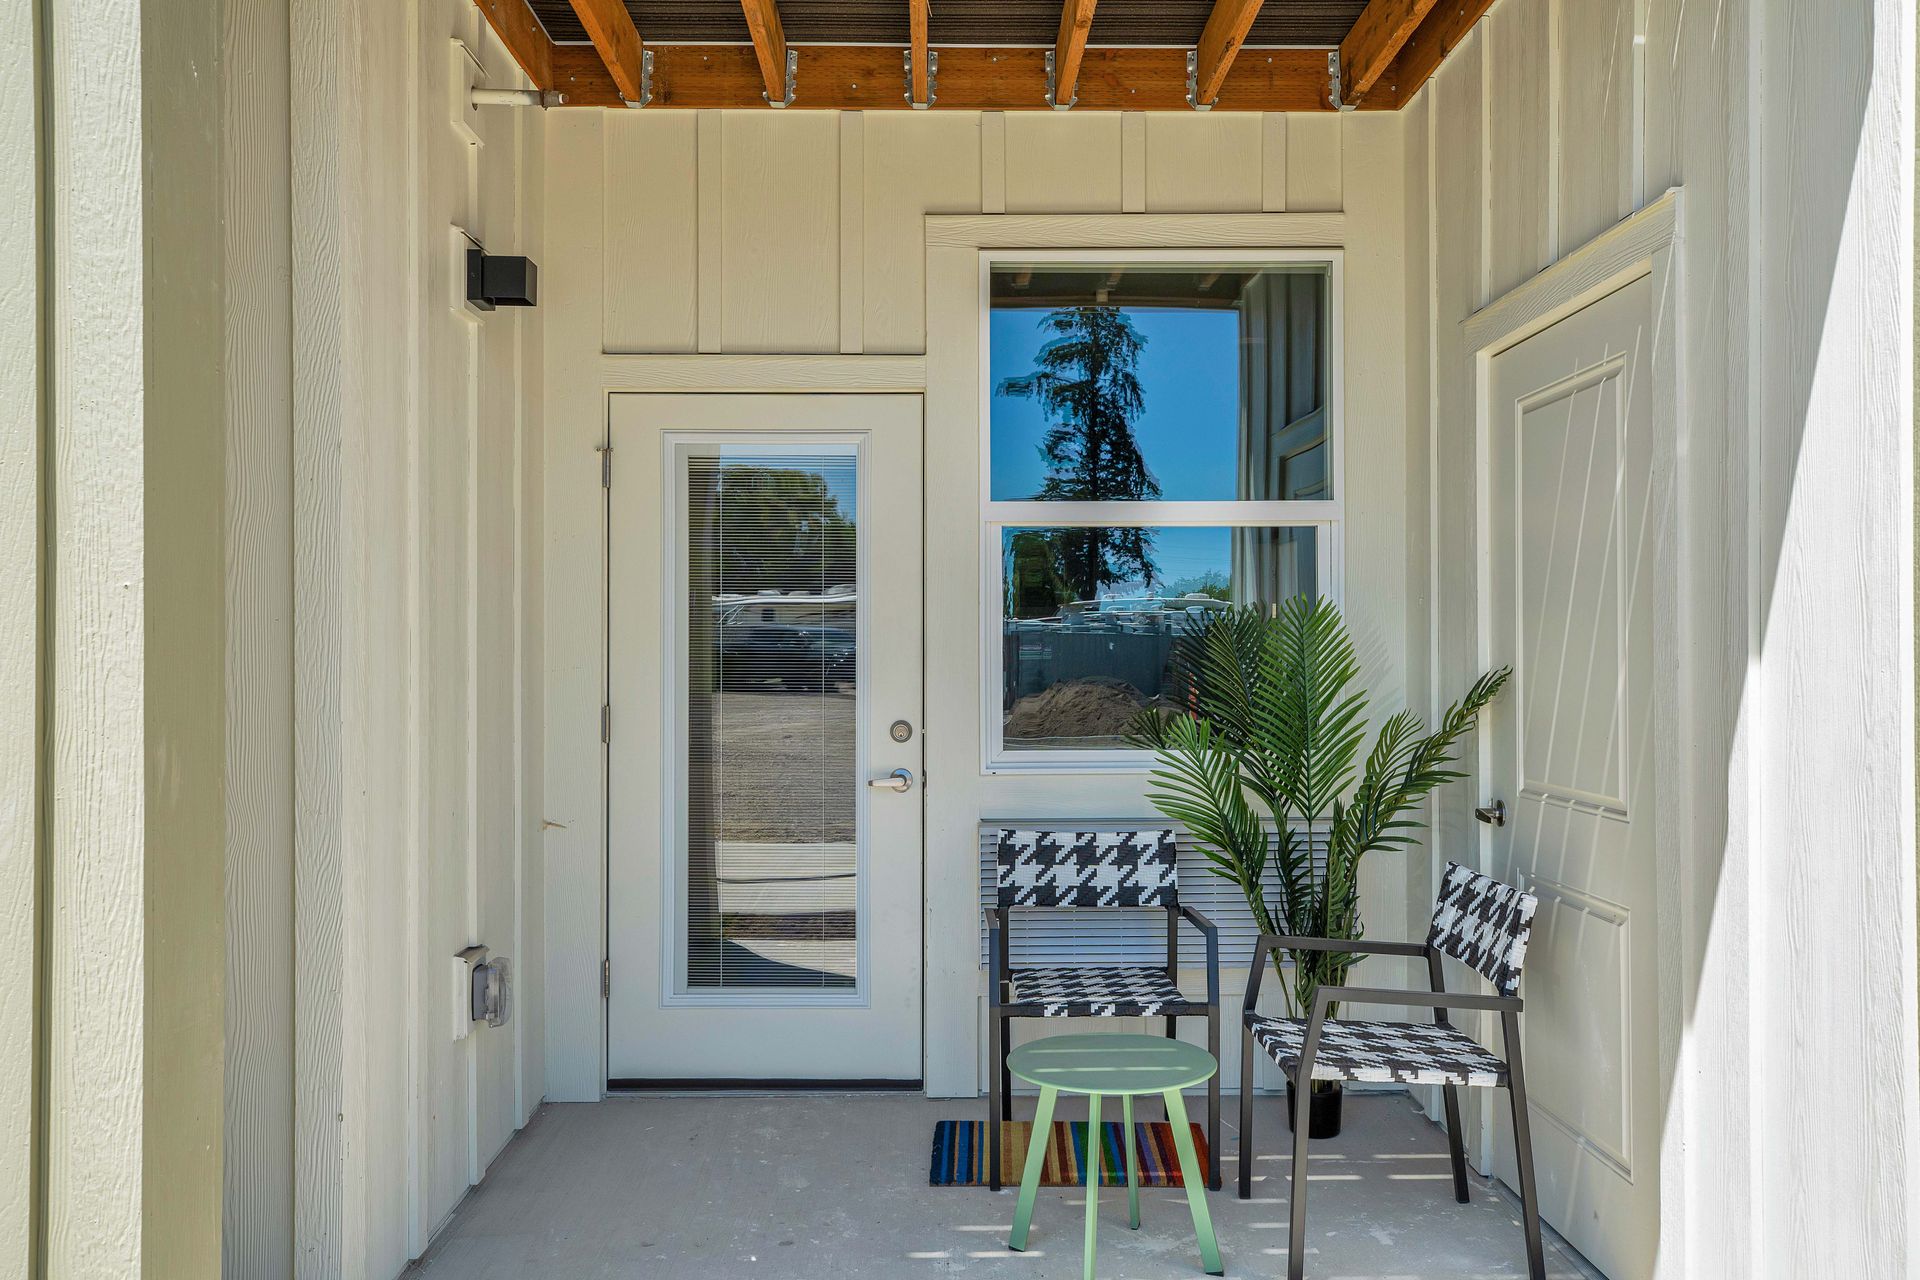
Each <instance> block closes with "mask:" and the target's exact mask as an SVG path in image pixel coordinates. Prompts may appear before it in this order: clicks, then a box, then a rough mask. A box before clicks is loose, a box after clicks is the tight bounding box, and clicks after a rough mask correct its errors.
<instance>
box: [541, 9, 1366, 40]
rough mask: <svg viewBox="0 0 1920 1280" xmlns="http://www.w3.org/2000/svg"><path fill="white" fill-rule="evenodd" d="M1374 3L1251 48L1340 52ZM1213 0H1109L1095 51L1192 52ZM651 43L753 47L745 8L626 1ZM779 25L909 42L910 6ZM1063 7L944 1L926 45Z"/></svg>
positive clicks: (568, 23) (1012, 25) (793, 13)
mask: <svg viewBox="0 0 1920 1280" xmlns="http://www.w3.org/2000/svg"><path fill="white" fill-rule="evenodd" d="M530 3H531V5H532V8H533V11H534V14H535V15H536V16H537V17H538V18H539V19H540V21H541V23H542V25H544V26H545V27H546V29H547V35H548V36H549V37H550V38H551V39H553V40H554V41H556V42H560V43H567V42H579V41H584V40H585V39H586V38H587V34H586V31H585V29H583V28H582V27H581V25H580V20H579V19H578V18H577V17H576V16H575V15H574V12H573V6H572V4H571V3H569V0H530ZM1366 7H1367V0H1267V3H1266V4H1265V5H1263V6H1262V7H1261V10H1260V16H1259V17H1257V18H1255V19H1254V23H1253V28H1252V30H1251V31H1249V32H1248V34H1247V43H1248V44H1249V45H1335V44H1338V43H1340V41H1341V39H1342V38H1344V37H1345V36H1346V34H1347V32H1348V30H1350V29H1351V28H1352V26H1353V23H1354V20H1355V19H1356V18H1358V17H1359V16H1360V12H1361V10H1363V9H1365V8H1366ZM1212 8H1213V0H1102V2H1101V4H1100V5H1099V6H1098V7H1097V8H1096V9H1095V10H1094V15H1093V33H1092V35H1091V37H1090V38H1089V43H1090V44H1093V45H1167V46H1175V47H1190V46H1192V45H1193V44H1195V43H1196V42H1197V41H1198V40H1199V39H1200V31H1201V29H1202V28H1203V27H1205V26H1206V23H1207V15H1208V13H1209V12H1211V11H1212ZM627 9H628V10H629V11H630V12H631V13H632V14H633V20H634V24H635V25H636V26H638V27H639V29H640V35H641V37H642V38H643V39H645V40H647V41H649V42H651V43H660V44H676V43H688V42H707V41H724V42H737V43H746V41H747V39H748V35H747V22H746V18H745V17H744V16H743V14H742V13H741V9H740V5H739V2H738V0H627ZM780 22H781V26H782V27H783V28H784V29H785V31H786V35H787V39H788V40H790V41H792V42H793V43H795V44H808V43H818V44H897V45H905V44H906V43H907V4H906V0H824V2H819V0H787V2H786V3H785V4H782V5H781V6H780ZM1059 25H1060V0H939V2H937V3H935V4H934V5H933V7H932V12H931V14H930V16H929V19H928V40H929V42H930V43H931V44H933V45H934V46H935V47H938V46H940V45H959V44H971V45H1046V46H1050V45H1052V44H1053V41H1054V36H1055V34H1056V33H1057V31H1058V29H1059Z"/></svg>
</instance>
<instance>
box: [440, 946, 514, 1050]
mask: <svg viewBox="0 0 1920 1280" xmlns="http://www.w3.org/2000/svg"><path fill="white" fill-rule="evenodd" d="M511 978H512V964H511V962H510V961H509V960H508V959H507V958H506V957H505V956H489V955H488V954H487V949H486V948H485V947H468V948H466V949H465V950H463V951H461V952H460V953H459V954H458V955H456V956H454V958H453V993H452V994H453V1038H454V1039H455V1040H465V1039H466V1038H467V1037H468V1036H469V1035H471V1034H473V1024H474V1023H476V1022H484V1023H486V1024H487V1025H488V1026H490V1027H500V1026H505V1025H506V1024H507V1022H508V1020H509V1019H511V1018H512V1017H513V987H512V982H511Z"/></svg>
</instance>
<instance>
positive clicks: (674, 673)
mask: <svg viewBox="0 0 1920 1280" xmlns="http://www.w3.org/2000/svg"><path fill="white" fill-rule="evenodd" d="M661 444H662V454H663V464H664V466H665V474H666V475H667V477H668V481H667V495H666V498H667V500H666V502H665V503H663V504H662V506H663V508H664V510H663V515H664V518H665V521H666V542H665V544H664V545H665V546H666V547H667V548H668V556H667V567H666V573H665V575H664V576H663V579H662V587H663V589H664V591H665V599H664V600H663V601H662V602H661V604H662V607H661V611H660V613H661V619H660V620H661V627H662V636H663V643H662V652H663V653H664V654H665V655H666V672H667V676H668V679H667V689H668V692H667V695H666V696H665V697H664V698H663V699H662V701H661V706H662V709H663V711H664V713H665V714H664V717H663V722H662V727H661V741H662V743H663V745H664V746H665V750H664V751H662V753H661V762H660V764H661V775H662V776H661V791H660V794H661V796H662V797H663V798H664V799H665V803H664V804H663V805H661V815H660V817H661V837H662V843H661V848H662V849H663V850H664V851H666V852H665V856H663V857H662V858H661V859H660V879H661V885H660V900H661V902H663V903H665V904H666V907H667V916H666V919H665V921H664V922H663V927H662V928H661V930H660V987H661V989H660V1006H661V1007H662V1008H683V1007H699V1006H732V1007H735V1008H769V1009H787V1008H866V1007H867V1006H868V1005H869V1004H870V1002H871V1001H872V999H873V995H872V990H871V984H870V982H869V981H868V970H869V965H868V945H867V944H868V936H869V932H870V931H869V928H868V917H869V915H870V914H871V913H870V912H869V910H868V907H867V880H868V874H867V857H868V852H869V851H868V848H867V846H868V844H869V840H868V838H867V806H866V804H865V801H864V798H863V799H862V800H861V802H860V803H858V804H856V805H855V808H854V813H855V817H854V835H853V838H854V875H855V880H854V917H853V924H854V966H855V968H854V985H853V986H852V987H851V988H850V989H849V988H841V989H838V990H835V989H831V988H821V989H820V990H818V991H816V990H814V989H812V988H806V987H762V988H750V987H741V988H736V989H732V990H726V989H713V990H707V989H700V988H695V987H693V986H692V985H691V984H690V983H689V982H688V980H687V971H686V969H687V965H686V961H687V947H686V945H685V944H686V935H687V901H686V893H687V885H686V877H685V876H683V875H682V874H681V869H680V864H681V860H682V859H683V858H684V857H685V852H686V848H687V799H686V769H685V763H684V762H685V755H686V746H687V742H686V735H687V725H688V723H689V720H688V714H687V712H688V707H687V681H686V678H685V673H686V669H687V665H686V664H687V656H688V654H687V646H688V640H687V618H686V598H687V573H688V569H687V537H686V535H687V462H688V459H689V458H690V457H692V451H693V450H694V449H696V448H699V447H701V446H724V445H750V446H752V447H754V448H756V449H764V450H765V451H766V452H768V453H769V454H779V453H787V454H806V453H808V452H809V451H817V450H819V449H821V448H828V449H851V450H852V451H853V457H854V465H855V468H856V474H857V476H858V479H857V481H856V487H855V490H854V508H855V516H854V521H855V523H854V527H855V529H856V530H858V536H857V537H856V540H855V543H854V580H855V583H856V597H855V602H854V611H855V614H854V616H855V624H854V625H855V628H856V631H855V637H856V647H855V650H854V717H855V719H854V723H855V731H854V748H853V751H854V767H853V776H854V778H855V779H856V780H857V779H862V778H865V777H866V776H867V745H868V744H867V711H868V708H867V696H868V693H867V690H868V685H869V680H868V664H869V661H870V655H869V653H868V648H869V637H870V636H871V635H872V628H871V626H870V621H869V616H868V615H869V603H868V599H867V597H868V595H869V592H868V591H867V589H866V588H867V537H866V533H867V529H868V527H869V524H868V520H869V517H868V511H867V507H868V492H867V491H868V488H869V485H868V483H867V463H868V457H869V453H870V441H869V438H868V433H867V432H865V431H828V432H822V431H807V432H801V431H784V432H769V431H669V432H666V433H664V434H663V435H662V437H661ZM863 797H864V792H863Z"/></svg>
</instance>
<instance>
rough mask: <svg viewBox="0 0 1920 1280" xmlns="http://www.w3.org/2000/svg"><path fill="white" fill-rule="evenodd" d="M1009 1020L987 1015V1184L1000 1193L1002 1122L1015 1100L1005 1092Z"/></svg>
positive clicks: (990, 1012)
mask: <svg viewBox="0 0 1920 1280" xmlns="http://www.w3.org/2000/svg"><path fill="white" fill-rule="evenodd" d="M1006 1026H1007V1020H1006V1019H1005V1018H1000V1017H996V1016H994V1011H993V1010H991V1009H989V1010H988V1011H987V1181H988V1185H990V1186H991V1187H992V1188H993V1189H994V1190H995V1191H998V1190H999V1189H1000V1122H1001V1120H1003V1119H1005V1118H1006V1106H1007V1103H1008V1102H1009V1101H1011V1099H1010V1098H1009V1097H1008V1095H1007V1093H1006V1092H1005V1086H1006V1074H1007V1046H1006V1040H1005V1036H1006Z"/></svg>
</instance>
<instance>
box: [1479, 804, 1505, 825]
mask: <svg viewBox="0 0 1920 1280" xmlns="http://www.w3.org/2000/svg"><path fill="white" fill-rule="evenodd" d="M1473 816H1474V817H1476V818H1478V819H1480V821H1482V822H1484V823H1486V824H1487V825H1488V826H1490V827H1504V826H1506V825H1507V803H1506V801H1504V800H1495V801H1494V802H1493V803H1492V804H1484V805H1481V806H1480V807H1479V808H1477V809H1475V810H1474V811H1473Z"/></svg>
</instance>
